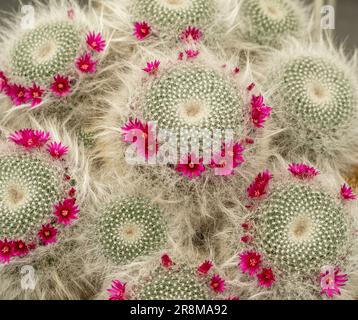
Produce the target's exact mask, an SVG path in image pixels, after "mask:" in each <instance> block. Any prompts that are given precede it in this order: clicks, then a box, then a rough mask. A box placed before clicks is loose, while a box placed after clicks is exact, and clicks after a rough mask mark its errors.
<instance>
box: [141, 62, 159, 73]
mask: <svg viewBox="0 0 358 320" xmlns="http://www.w3.org/2000/svg"><path fill="white" fill-rule="evenodd" d="M159 66H160V61H158V60H154V61H151V62H147V66H146V67H145V68H144V69H143V71H145V72H146V73H149V74H150V75H155V74H157V72H158V69H159Z"/></svg>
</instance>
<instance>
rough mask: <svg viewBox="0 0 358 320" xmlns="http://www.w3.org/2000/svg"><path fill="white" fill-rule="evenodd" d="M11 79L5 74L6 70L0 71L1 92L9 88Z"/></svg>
mask: <svg viewBox="0 0 358 320" xmlns="http://www.w3.org/2000/svg"><path fill="white" fill-rule="evenodd" d="M8 84H9V79H8V78H7V77H6V76H5V74H4V72H2V71H0V92H3V91H4V90H6V89H7V88H8Z"/></svg>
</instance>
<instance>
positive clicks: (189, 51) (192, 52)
mask: <svg viewBox="0 0 358 320" xmlns="http://www.w3.org/2000/svg"><path fill="white" fill-rule="evenodd" d="M185 53H186V58H187V59H188V60H189V59H194V58H196V57H197V56H198V55H199V53H200V51H199V50H193V49H187V50H185Z"/></svg>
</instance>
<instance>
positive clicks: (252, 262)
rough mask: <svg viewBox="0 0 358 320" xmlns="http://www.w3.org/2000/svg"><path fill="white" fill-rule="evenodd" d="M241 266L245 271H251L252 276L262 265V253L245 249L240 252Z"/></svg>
mask: <svg viewBox="0 0 358 320" xmlns="http://www.w3.org/2000/svg"><path fill="white" fill-rule="evenodd" d="M239 256H240V264H239V266H240V268H241V270H242V272H243V273H249V275H250V276H251V277H252V276H253V275H254V274H255V273H256V272H257V271H258V270H259V268H260V266H261V263H262V261H261V255H260V254H259V253H258V252H256V251H244V252H243V253H240V254H239Z"/></svg>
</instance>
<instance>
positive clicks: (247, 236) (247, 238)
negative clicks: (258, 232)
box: [241, 234, 253, 243]
mask: <svg viewBox="0 0 358 320" xmlns="http://www.w3.org/2000/svg"><path fill="white" fill-rule="evenodd" d="M252 240H253V237H252V235H250V234H245V235H244V236H243V237H241V242H242V243H250V242H252Z"/></svg>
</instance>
